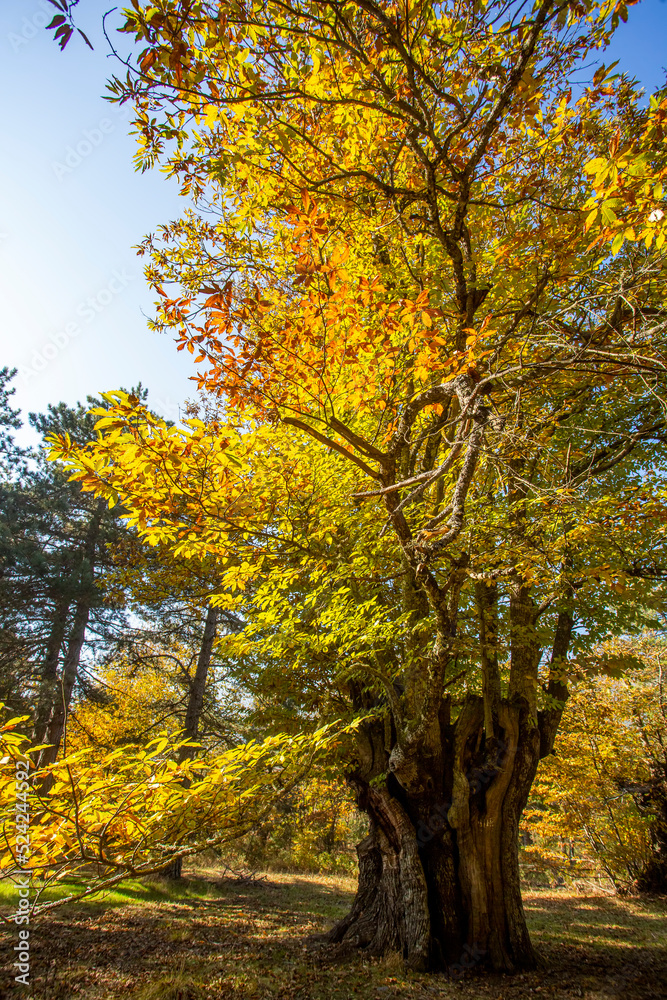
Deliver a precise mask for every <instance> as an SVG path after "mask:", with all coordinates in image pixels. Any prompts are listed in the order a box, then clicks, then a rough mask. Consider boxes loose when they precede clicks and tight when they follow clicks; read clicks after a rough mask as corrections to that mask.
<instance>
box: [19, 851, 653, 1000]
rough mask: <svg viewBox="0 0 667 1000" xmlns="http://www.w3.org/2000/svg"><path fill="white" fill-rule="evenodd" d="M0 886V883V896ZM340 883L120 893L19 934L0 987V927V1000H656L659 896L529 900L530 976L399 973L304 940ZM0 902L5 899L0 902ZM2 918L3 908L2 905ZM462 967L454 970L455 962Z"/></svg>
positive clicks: (302, 880)
mask: <svg viewBox="0 0 667 1000" xmlns="http://www.w3.org/2000/svg"><path fill="white" fill-rule="evenodd" d="M5 888H7V887H5ZM354 888H355V887H354V882H353V881H352V880H351V879H345V878H335V877H328V876H308V875H284V874H276V873H271V874H269V875H268V876H266V879H265V880H263V881H258V882H253V883H251V884H242V883H239V882H238V881H236V880H234V879H226V878H222V877H221V876H220V873H219V872H217V873H216V872H215V871H213V870H208V871H201V870H199V871H198V872H197V876H196V877H195V876H194V875H192V874H190V875H187V876H186V878H185V879H184V880H183V882H182V885H181V886H180V887H179V888H177V889H173V888H172V887H171V886H170V885H169V884H168V883H166V882H154V883H151V884H150V885H148V886H147V887H144V886H142V885H140V884H138V883H131V884H130V885H129V886H128V887H126V888H124V889H123V890H121V891H117V892H114V893H113V894H111V895H110V896H109V897H107V898H106V899H105V900H103V901H99V900H98V901H85V902H81V903H79V904H76V905H74V904H68V905H66V906H63V907H62V908H56V909H55V910H52V911H50V913H49V914H48V915H45V916H44V917H42V919H41V920H40V921H38V922H37V923H33V925H32V927H31V936H30V942H31V948H30V951H31V986H30V987H28V988H26V987H23V986H18V985H16V984H14V982H13V976H14V975H15V974H16V972H15V970H12V969H11V963H12V962H13V961H14V956H15V952H13V948H14V945H15V944H16V942H17V934H16V929H15V928H13V927H12V928H9V929H8V928H7V927H6V926H5V927H4V928H3V930H2V931H1V942H0V943H1V950H0V961H1V962H2V966H1V968H0V997H2V998H3V1000H5V998H6V1000H14V998H15V1000H19V998H20V1000H70V998H72V1000H74V998H77V1000H79V998H84V997H85V998H86V1000H117V998H121V997H122V998H126V1000H292V998H293V1000H348V998H349V1000H354V998H358V997H359V998H361V997H364V998H367V1000H381V998H392V997H405V998H410V1000H427V998H429V1000H435V998H443V1000H456V998H460V1000H464V998H465V1000H471V998H473V997H474V998H476V1000H524V998H526V1000H527V998H531V1000H538V998H539V997H542V998H547V997H548V998H553V1000H571V998H585V1000H611V998H621V997H622V998H626V1000H644V998H646V1000H648V998H654V997H656V998H657V997H667V900H656V899H651V900H639V899H636V898H618V897H612V896H601V895H596V896H584V895H575V894H573V893H572V892H568V891H566V890H562V889H559V890H537V891H535V890H529V891H527V892H526V893H525V895H524V900H525V906H526V912H527V917H528V923H529V926H530V931H531V935H532V939H533V942H534V944H535V946H536V948H537V949H538V951H539V954H540V956H541V960H542V963H543V964H542V967H541V968H540V969H539V970H538V971H536V972H532V973H529V974H524V975H518V976H499V975H489V974H485V973H483V972H482V971H481V968H482V966H481V964H480V965H479V967H478V968H473V969H467V970H465V971H464V970H463V969H462V968H459V969H454V970H453V972H452V973H451V974H449V975H432V976H426V975H416V974H413V973H409V972H406V971H405V970H404V969H403V968H402V964H401V962H400V961H399V959H398V957H397V956H389V957H388V958H385V959H382V960H372V959H368V958H365V957H363V956H362V955H358V954H356V955H352V956H349V955H347V956H341V955H339V954H337V953H336V952H335V951H334V950H332V949H330V948H327V947H323V946H321V945H318V944H317V943H315V942H313V940H312V938H313V936H314V935H317V934H318V933H320V932H322V931H324V930H325V929H326V928H327V927H329V926H331V924H332V922H333V921H334V920H336V919H337V918H338V917H340V916H341V915H343V914H344V913H345V912H346V911H347V909H348V907H349V905H350V903H351V900H352V898H353V895H354ZM5 898H7V897H6V892H5ZM2 911H3V912H4V913H6V914H7V913H9V912H10V909H9V907H8V906H7V905H3V906H2ZM462 964H464V965H465V964H467V962H466V960H464V962H463V963H462Z"/></svg>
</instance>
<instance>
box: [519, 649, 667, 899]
mask: <svg viewBox="0 0 667 1000" xmlns="http://www.w3.org/2000/svg"><path fill="white" fill-rule="evenodd" d="M663 662H664V643H663V641H662V639H661V637H660V636H658V635H655V634H653V633H647V634H646V635H644V636H642V637H638V638H637V639H635V640H632V641H628V640H627V639H621V640H615V641H614V642H613V643H610V644H609V645H608V646H607V647H606V648H604V649H602V650H599V651H598V654H597V656H592V657H590V658H588V657H586V658H583V659H582V662H581V663H580V665H579V668H580V671H581V674H582V676H581V677H580V678H579V680H578V681H577V682H576V684H575V686H574V690H573V694H572V696H571V698H570V700H569V702H568V706H567V709H566V712H565V717H564V719H563V725H562V728H561V731H560V733H559V735H558V737H557V739H556V743H555V746H554V755H553V756H550V757H548V758H547V759H546V760H545V761H544V762H543V764H542V765H541V767H540V770H539V772H538V780H537V781H536V784H535V787H534V792H533V794H532V795H531V802H530V804H529V808H528V810H527V812H526V815H525V819H524V829H525V830H526V831H527V832H529V833H530V836H531V840H532V846H531V847H530V848H529V851H532V852H533V853H534V854H536V855H537V856H538V857H546V860H547V862H549V861H552V862H553V863H554V864H555V869H556V871H558V872H559V873H561V872H566V873H567V874H568V875H569V876H571V877H572V878H575V879H576V878H578V877H580V875H579V872H580V871H583V872H586V870H587V869H589V870H591V869H592V871H593V873H595V871H596V870H597V871H599V870H601V871H602V872H604V874H605V875H606V876H607V877H608V879H609V880H610V881H611V883H612V885H613V886H615V887H616V888H619V889H622V890H628V889H631V888H632V889H640V890H643V891H648V892H659V893H665V891H666V889H667V883H666V882H665V831H666V830H667V817H666V816H665V766H666V765H665V746H666V733H667V729H666V726H665V723H666V721H667V718H666V714H665V713H666V712H667V708H666V706H665V693H664V676H663V675H664V668H663ZM595 669H598V670H599V669H603V670H604V671H605V673H604V674H602V675H598V676H590V673H589V676H586V675H585V672H590V671H591V670H595ZM563 843H566V844H567V845H568V854H569V858H568V861H567V862H565V863H564V858H563V850H562V845H563ZM591 862H593V864H591Z"/></svg>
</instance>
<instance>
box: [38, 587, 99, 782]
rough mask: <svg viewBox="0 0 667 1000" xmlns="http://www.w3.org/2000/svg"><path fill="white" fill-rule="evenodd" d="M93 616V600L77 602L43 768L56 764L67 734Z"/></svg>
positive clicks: (57, 688)
mask: <svg viewBox="0 0 667 1000" xmlns="http://www.w3.org/2000/svg"><path fill="white" fill-rule="evenodd" d="M89 617H90V601H89V599H83V600H80V601H77V604H76V609H75V611H74V622H73V624H72V631H71V632H70V637H69V641H68V643H67V648H66V650H65V656H64V659H63V669H62V676H61V679H60V684H58V685H56V691H55V697H54V699H53V708H52V712H51V718H50V719H49V722H48V725H47V727H46V736H45V739H44V742H45V743H49V744H50V746H48V747H46V748H45V749H44V751H43V752H42V754H41V756H40V767H46V766H48V765H49V764H53V763H54V762H55V761H56V760H57V757H58V752H59V750H60V745H61V743H62V739H63V734H64V732H65V724H66V721H67V714H68V712H69V707H70V704H71V701H72V692H73V691H74V685H75V683H76V678H77V674H78V671H79V663H80V660H81V650H82V649H83V644H84V642H85V639H86V628H87V627H88V619H89ZM52 784H53V779H52V778H51V779H50V780H48V781H46V782H45V784H44V791H48V790H49V788H50V787H51V785H52Z"/></svg>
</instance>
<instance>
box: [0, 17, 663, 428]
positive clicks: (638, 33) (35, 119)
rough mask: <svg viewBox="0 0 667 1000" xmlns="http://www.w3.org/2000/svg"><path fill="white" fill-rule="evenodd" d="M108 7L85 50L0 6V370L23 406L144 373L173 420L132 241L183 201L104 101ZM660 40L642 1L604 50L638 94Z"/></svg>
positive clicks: (175, 388) (173, 390) (178, 379)
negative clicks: (11, 370) (137, 157)
mask: <svg viewBox="0 0 667 1000" xmlns="http://www.w3.org/2000/svg"><path fill="white" fill-rule="evenodd" d="M121 5H122V0H121ZM110 6H111V4H110V2H109V0H103V2H101V0H84V2H82V3H81V5H80V8H79V10H80V14H79V15H78V18H79V23H80V24H81V27H82V28H84V30H85V31H86V33H87V34H88V35H89V37H90V38H91V40H92V41H93V44H94V46H95V51H94V52H90V50H89V49H88V48H87V47H86V46H85V45H84V44H83V43H82V42H81V41H80V40H78V39H72V40H71V42H70V44H69V46H68V47H67V49H66V50H65V52H64V53H61V52H60V51H59V49H58V48H57V47H56V45H54V43H53V41H52V38H51V35H50V34H49V33H47V32H46V31H44V28H43V25H44V24H45V23H46V21H47V18H48V19H50V17H51V15H52V14H53V12H54V11H53V8H52V7H51V6H50V5H49V4H48V3H47V2H46V0H2V3H1V4H0V94H2V98H1V100H2V133H1V138H0V192H1V193H0V348H1V351H0V367H1V366H2V365H4V364H8V365H10V366H12V367H17V368H18V369H19V377H18V378H17V380H16V383H15V384H16V388H17V393H16V397H15V402H16V403H17V404H18V405H19V406H20V407H21V408H22V409H23V410H24V412H26V413H27V412H28V411H30V410H43V409H44V408H45V407H46V405H47V404H48V403H50V402H58V401H59V400H61V399H63V400H65V401H66V402H68V403H74V402H76V401H77V400H78V399H83V398H84V397H85V396H86V395H87V394H88V393H92V394H95V393H98V392H101V391H103V390H106V389H114V388H117V387H118V386H120V385H125V386H130V385H134V384H136V383H137V382H139V381H142V382H143V383H144V385H147V386H148V388H149V390H150V401H151V403H152V405H153V406H154V407H155V408H156V409H157V410H159V411H161V412H162V413H163V414H164V415H165V416H169V417H171V418H172V419H177V418H178V412H179V404H180V403H182V401H183V400H184V399H185V398H187V397H188V396H189V395H193V394H194V386H193V383H192V382H189V381H188V377H189V376H190V375H192V374H193V369H192V365H191V362H190V360H189V358H188V356H187V355H185V354H184V353H180V354H179V353H177V352H176V350H175V347H174V345H173V343H171V341H170V340H169V338H168V337H165V336H159V335H157V334H154V333H151V332H150V331H149V330H148V329H147V326H146V320H145V315H150V314H151V312H152V295H151V293H150V291H149V290H148V289H147V288H146V286H145V282H144V279H143V276H142V270H141V260H140V259H139V258H137V256H136V253H135V251H134V250H133V247H134V246H136V244H138V243H139V242H140V240H141V239H142V237H143V236H144V235H146V234H147V233H149V232H150V231H151V230H153V229H154V228H155V227H156V226H157V225H158V224H159V223H161V222H167V221H169V220H170V219H172V218H176V217H177V216H178V215H180V214H181V212H182V210H183V208H184V205H185V203H184V201H183V199H181V198H179V197H178V195H177V193H176V188H175V185H174V184H173V183H172V182H170V181H167V179H166V178H165V177H164V176H163V175H162V174H160V173H155V172H152V173H149V174H143V175H142V174H137V173H135V172H134V170H133V167H132V154H133V152H134V140H133V139H132V138H131V137H130V136H128V134H127V133H128V126H127V120H126V116H123V115H122V114H119V113H118V112H117V111H116V110H114V108H113V106H110V105H108V104H107V103H106V102H105V101H104V100H103V99H102V94H103V93H104V87H105V82H106V79H107V78H108V76H109V75H111V73H112V72H113V71H114V63H113V61H112V60H111V59H109V58H108V57H107V56H106V51H107V48H106V43H105V41H104V39H103V37H102V34H101V29H100V22H101V15H102V13H103V12H104V11H105V10H107V9H108V8H109V7H110ZM666 37H667V0H642V2H641V3H640V4H639V5H638V6H636V7H632V8H631V9H630V11H629V20H628V23H627V24H625V25H621V27H620V29H619V31H618V33H617V35H616V37H615V40H614V42H613V44H612V46H611V48H610V50H608V51H607V53H606V54H605V56H604V61H605V62H607V63H609V62H610V61H612V60H614V59H618V60H620V65H619V69H621V70H624V71H626V72H628V73H630V74H631V75H634V76H636V77H637V78H638V79H639V80H640V82H641V83H642V84H643V86H644V87H645V88H646V89H647V91H649V92H650V91H651V90H654V89H655V88H656V87H657V86H658V85H659V83H660V82H661V81H662V79H663V74H662V66H663V65H665V64H667V54H666V45H665V40H666ZM126 44H128V43H126Z"/></svg>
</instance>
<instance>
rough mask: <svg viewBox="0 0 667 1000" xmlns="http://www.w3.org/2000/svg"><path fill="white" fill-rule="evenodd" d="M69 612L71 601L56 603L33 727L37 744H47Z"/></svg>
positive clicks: (61, 600)
mask: <svg viewBox="0 0 667 1000" xmlns="http://www.w3.org/2000/svg"><path fill="white" fill-rule="evenodd" d="M68 611H69V600H67V599H66V598H64V597H61V598H60V599H58V600H56V601H55V603H54V608H53V619H52V621H51V629H50V632H49V638H48V640H47V644H46V653H45V656H44V665H43V667H42V677H41V684H40V689H39V700H38V703H37V711H36V713H35V724H34V727H33V743H35V744H40V743H45V742H46V735H47V732H48V727H49V720H50V718H51V714H52V712H53V705H54V702H55V699H56V692H57V686H58V661H59V659H60V651H61V649H62V645H63V641H64V639H65V629H66V627H67V615H68Z"/></svg>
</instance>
